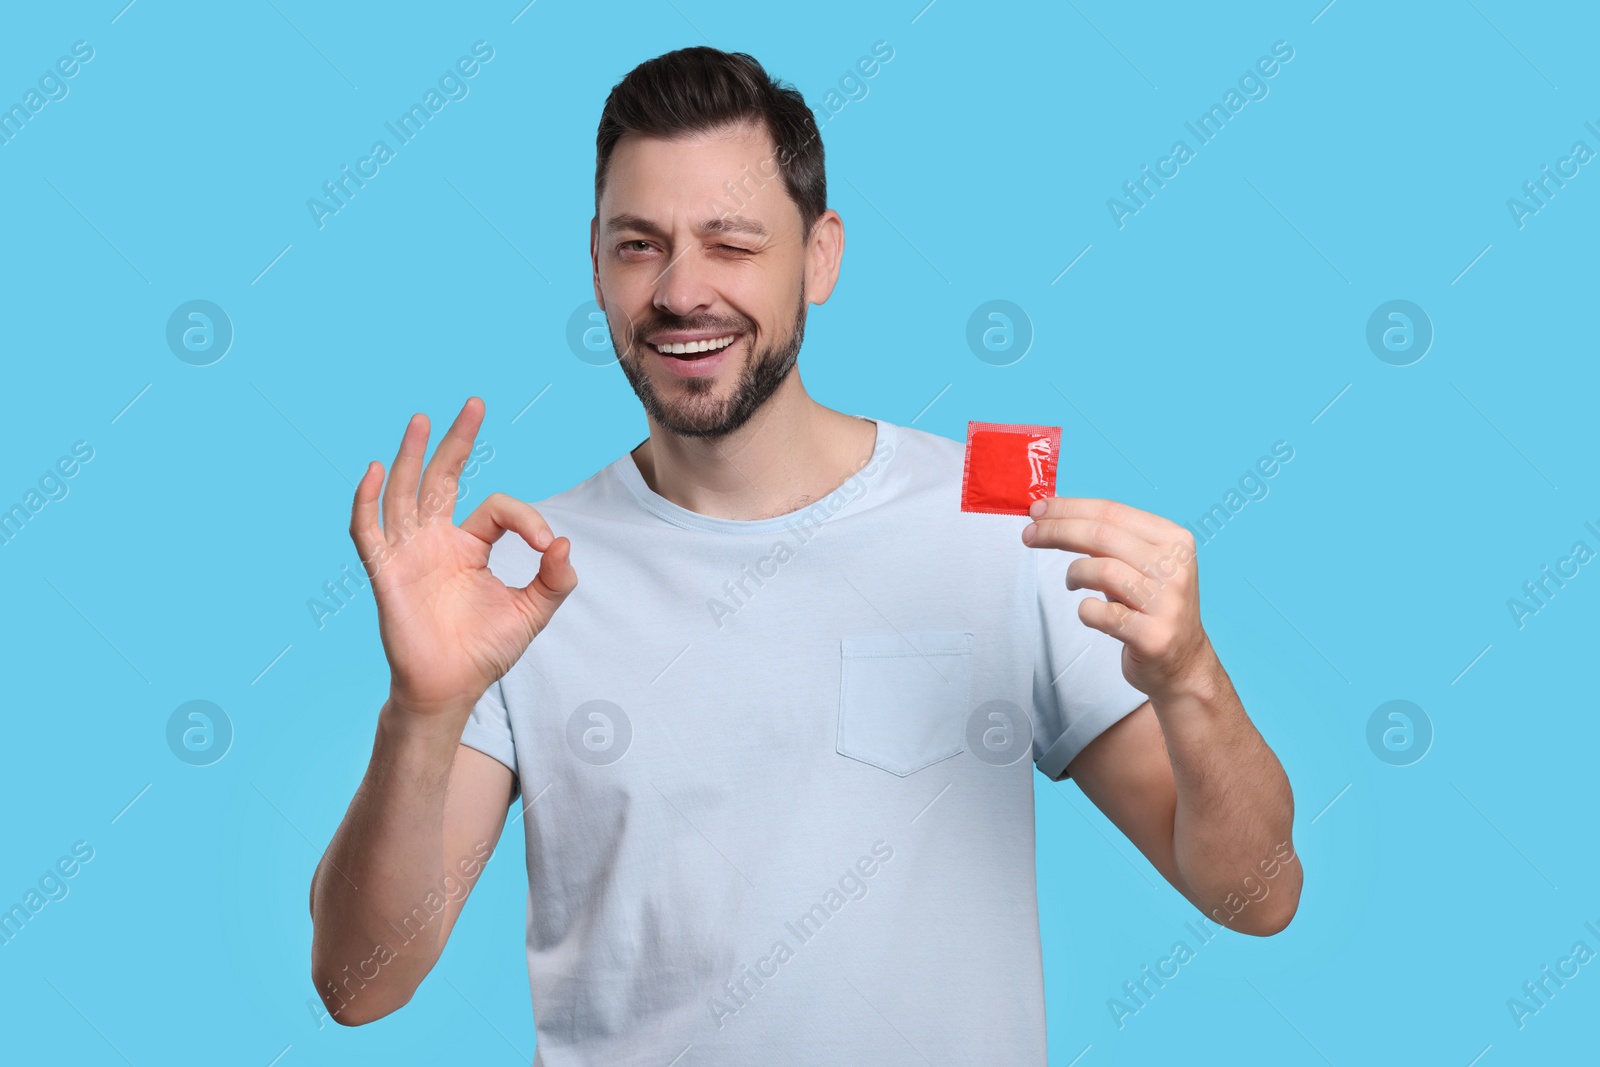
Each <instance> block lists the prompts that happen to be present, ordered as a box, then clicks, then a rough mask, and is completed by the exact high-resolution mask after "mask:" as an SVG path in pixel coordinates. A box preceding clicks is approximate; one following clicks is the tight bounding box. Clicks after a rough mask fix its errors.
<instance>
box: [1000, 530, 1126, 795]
mask: <svg viewBox="0 0 1600 1067" xmlns="http://www.w3.org/2000/svg"><path fill="white" fill-rule="evenodd" d="M1029 551H1030V552H1031V553H1032V554H1033V556H1034V557H1035V560H1036V566H1037V569H1038V597H1037V599H1038V623H1039V625H1038V634H1037V637H1036V639H1035V648H1034V659H1033V706H1034V720H1033V758H1034V763H1035V764H1036V765H1037V766H1038V768H1039V771H1040V772H1041V773H1042V774H1043V775H1044V776H1045V777H1046V778H1049V779H1050V780H1051V781H1052V782H1059V781H1061V780H1062V779H1063V778H1065V777H1066V776H1067V764H1069V763H1071V762H1072V759H1073V757H1075V756H1076V755H1077V754H1078V753H1079V752H1082V751H1083V749H1084V748H1085V747H1086V746H1087V745H1088V744H1089V742H1090V741H1093V740H1094V739H1095V738H1096V737H1098V736H1100V734H1101V733H1102V732H1103V731H1104V730H1105V729H1106V728H1107V727H1108V726H1110V725H1111V724H1112V723H1114V722H1116V721H1117V720H1118V719H1121V718H1122V717H1123V716H1125V715H1127V714H1128V713H1129V712H1131V711H1134V710H1135V709H1137V708H1138V707H1139V706H1140V705H1142V704H1143V703H1144V702H1145V700H1146V699H1148V698H1147V696H1146V695H1145V694H1144V693H1142V692H1140V691H1139V690H1138V689H1135V688H1134V687H1133V686H1132V685H1130V684H1129V682H1128V680H1127V679H1126V678H1124V677H1123V676H1122V642H1121V641H1119V640H1117V639H1116V638H1115V637H1112V636H1111V635H1110V634H1107V633H1102V632H1101V631H1099V630H1096V629H1095V628H1094V627H1092V626H1088V625H1086V624H1085V623H1084V622H1083V621H1082V620H1081V619H1079V618H1078V602H1079V601H1081V600H1083V599H1084V598H1085V597H1090V596H1093V597H1099V596H1102V594H1101V593H1099V592H1098V591H1096V590H1093V589H1068V588H1067V565H1068V564H1069V563H1071V562H1072V561H1073V560H1075V559H1081V558H1083V554H1082V553H1078V552H1064V551H1061V550H1059V549H1029Z"/></svg>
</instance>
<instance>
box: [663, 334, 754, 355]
mask: <svg viewBox="0 0 1600 1067" xmlns="http://www.w3.org/2000/svg"><path fill="white" fill-rule="evenodd" d="M736 336H737V334H729V335H728V336H726V337H713V338H712V339H711V340H709V341H690V342H689V343H688V344H682V345H656V351H658V352H661V353H663V354H666V353H671V354H672V355H674V356H677V355H682V354H684V353H686V352H714V351H716V350H717V349H719V348H727V347H728V346H729V345H731V344H733V340H734V338H735V337H736Z"/></svg>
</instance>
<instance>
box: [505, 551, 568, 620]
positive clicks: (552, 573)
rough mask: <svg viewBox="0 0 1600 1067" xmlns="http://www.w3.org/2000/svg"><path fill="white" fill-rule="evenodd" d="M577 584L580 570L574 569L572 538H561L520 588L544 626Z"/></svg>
mask: <svg viewBox="0 0 1600 1067" xmlns="http://www.w3.org/2000/svg"><path fill="white" fill-rule="evenodd" d="M577 587H578V572H577V571H575V570H573V569H572V541H571V539H570V538H566V537H558V538H556V539H555V540H554V541H552V542H550V547H549V548H547V549H545V550H544V554H543V555H541V556H540V557H539V573H538V574H535V575H534V576H533V580H532V581H531V582H529V583H528V584H527V585H525V586H523V587H522V588H521V590H519V591H520V592H521V593H522V595H523V596H524V597H525V598H526V599H527V601H528V606H529V607H531V608H532V609H533V611H534V614H535V615H536V616H537V617H538V618H539V619H540V620H541V625H543V623H545V622H548V621H549V620H550V616H552V615H554V614H555V612H556V609H557V608H559V607H560V606H561V605H562V603H563V602H564V601H565V600H566V599H567V596H568V594H570V593H571V592H572V591H573V590H574V589H576V588H577Z"/></svg>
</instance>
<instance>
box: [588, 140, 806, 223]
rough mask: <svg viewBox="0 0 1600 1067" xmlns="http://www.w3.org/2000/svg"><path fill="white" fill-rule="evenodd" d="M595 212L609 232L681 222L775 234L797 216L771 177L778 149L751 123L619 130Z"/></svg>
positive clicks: (775, 175) (777, 181) (779, 183)
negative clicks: (664, 132) (673, 132)
mask: <svg viewBox="0 0 1600 1067" xmlns="http://www.w3.org/2000/svg"><path fill="white" fill-rule="evenodd" d="M599 215H600V221H601V226H602V227H603V229H604V230H606V231H608V232H610V231H617V230H622V229H629V230H639V229H646V230H648V229H651V228H655V229H660V230H670V229H673V228H675V227H677V226H679V225H684V224H686V225H688V226H689V227H690V228H693V229H696V230H700V231H706V230H723V231H727V232H746V233H752V234H755V233H756V231H757V230H758V229H762V230H765V231H766V232H767V233H768V234H770V235H776V234H779V233H781V232H783V231H784V230H785V229H786V228H792V229H796V230H798V227H799V222H800V211H799V208H797V207H796V206H795V204H794V201H792V200H790V199H789V194H788V192H787V191H786V190H785V188H784V186H783V180H782V179H781V178H780V177H778V161H777V149H776V148H775V147H774V145H773V143H772V139H771V137H770V136H769V135H768V134H767V132H766V130H765V129H764V128H763V127H762V126H761V125H759V124H757V123H741V124H739V125H736V126H728V127H723V128H721V129H717V130H707V131H700V132H696V133H686V134H681V135H678V136H673V137H655V136H650V135H645V134H638V133H628V134H624V135H623V137H622V138H621V139H620V140H619V141H618V142H617V145H616V148H615V149H614V150H613V152H612V155H611V164H610V169H609V170H608V171H607V173H606V187H605V193H604V195H603V197H602V198H601V201H600V204H599ZM757 235H758V236H759V234H757Z"/></svg>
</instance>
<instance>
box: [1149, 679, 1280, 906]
mask: <svg viewBox="0 0 1600 1067" xmlns="http://www.w3.org/2000/svg"><path fill="white" fill-rule="evenodd" d="M1209 658H1210V661H1211V664H1212V666H1211V667H1210V669H1208V670H1207V671H1206V672H1204V674H1203V675H1202V676H1201V677H1200V678H1199V679H1197V680H1196V682H1195V684H1193V685H1191V686H1189V687H1186V688H1185V689H1184V690H1182V691H1180V692H1178V693H1174V694H1171V695H1167V696H1165V697H1156V696H1152V698H1151V707H1152V708H1153V709H1154V710H1155V713H1156V717H1157V718H1158V719H1159V720H1160V723H1161V728H1162V733H1163V735H1164V736H1165V738H1166V743H1167V753H1168V757H1169V759H1170V760H1171V763H1172V774H1173V780H1174V783H1175V785H1176V787H1177V806H1176V811H1175V813H1174V817H1173V856H1174V861H1175V863H1176V866H1177V869H1178V872H1179V875H1180V877H1181V878H1182V881H1183V884H1184V886H1185V887H1187V890H1188V892H1187V893H1186V894H1185V895H1186V896H1188V898H1189V900H1190V901H1191V902H1192V903H1193V904H1194V905H1195V906H1196V907H1197V908H1199V909H1200V910H1201V911H1202V912H1204V913H1205V914H1206V915H1208V916H1210V917H1212V918H1213V919H1215V920H1216V921H1217V922H1219V923H1221V924H1223V925H1225V926H1228V927H1230V928H1232V929H1235V930H1239V931H1241V932H1244V933H1253V934H1271V933H1275V932H1277V931H1278V930H1280V929H1282V928H1283V927H1284V926H1285V925H1287V924H1288V922H1289V919H1290V918H1291V917H1292V916H1293V915H1294V911H1295V908H1296V906H1297V905H1298V903H1299V898H1300V885H1301V870H1300V863H1299V860H1298V858H1297V857H1296V856H1295V853H1294V844H1293V840H1292V834H1291V830H1292V824H1293V819H1294V797H1293V794H1292V793H1291V791H1290V788H1289V779H1288V776H1287V775H1285V774H1284V771H1283V767H1282V765H1281V764H1280V763H1279V762H1278V759H1277V757H1276V756H1275V755H1273V752H1272V750H1271V748H1269V747H1268V746H1267V743H1266V741H1265V740H1263V739H1262V737H1261V734H1260V733H1259V732H1258V731H1257V730H1256V728H1255V726H1254V724H1252V723H1251V722H1250V718H1249V716H1248V715H1247V714H1246V713H1245V710H1244V705H1243V704H1242V703H1241V702H1240V700H1239V695H1238V693H1237V692H1235V690H1234V688H1233V683H1232V682H1231V681H1230V680H1229V679H1228V676H1227V672H1226V671H1225V670H1223V668H1222V664H1221V662H1220V661H1217V660H1216V658H1215V655H1214V654H1212V655H1211V656H1210V657H1209Z"/></svg>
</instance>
